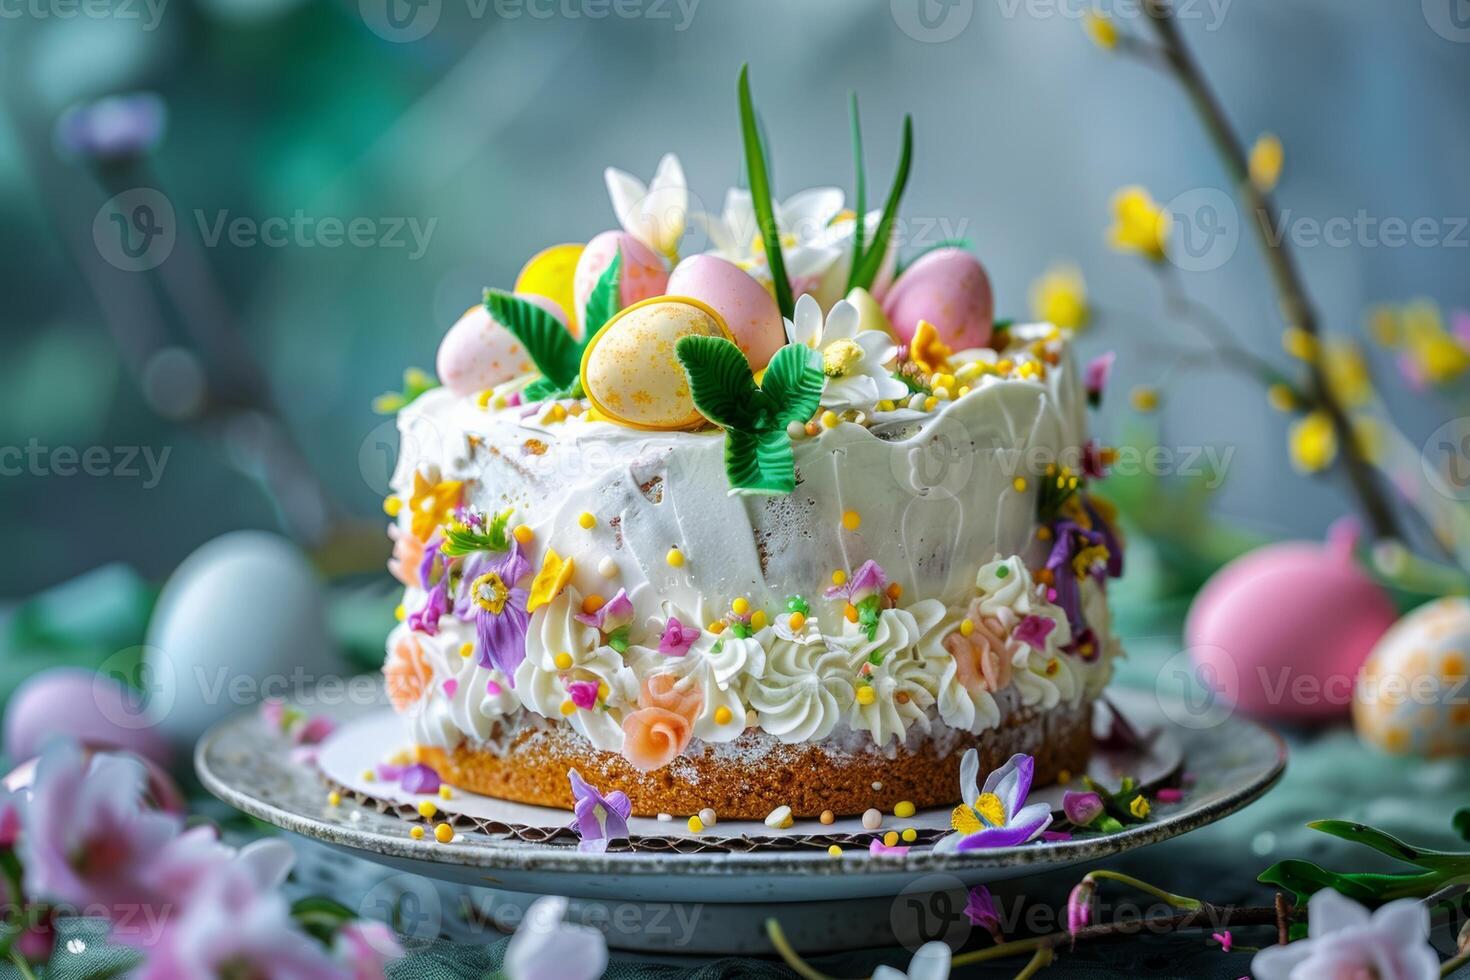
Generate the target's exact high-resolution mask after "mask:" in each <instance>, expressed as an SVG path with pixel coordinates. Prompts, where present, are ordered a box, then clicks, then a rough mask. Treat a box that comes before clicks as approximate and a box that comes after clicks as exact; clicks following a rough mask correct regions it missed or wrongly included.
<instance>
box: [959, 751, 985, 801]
mask: <svg viewBox="0 0 1470 980" xmlns="http://www.w3.org/2000/svg"><path fill="white" fill-rule="evenodd" d="M979 778H980V753H979V752H976V751H975V750H974V749H967V750H966V751H965V755H964V758H962V759H960V799H962V800H964V801H965V804H966V805H967V806H971V807H973V806H974V805H975V801H976V800H978V799H980V788H979V786H977V785H976V780H977V779H979Z"/></svg>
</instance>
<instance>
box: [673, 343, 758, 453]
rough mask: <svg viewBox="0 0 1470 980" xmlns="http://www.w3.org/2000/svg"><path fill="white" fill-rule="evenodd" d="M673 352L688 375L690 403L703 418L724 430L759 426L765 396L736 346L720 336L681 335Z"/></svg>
mask: <svg viewBox="0 0 1470 980" xmlns="http://www.w3.org/2000/svg"><path fill="white" fill-rule="evenodd" d="M674 353H675V354H676V355H678V358H679V363H681V364H683V365H684V373H685V374H686V375H687V376H688V378H689V393H690V396H691V397H692V398H693V399H694V406H695V407H696V408H698V409H699V411H700V412H701V413H703V415H704V416H705V418H707V419H709V420H710V421H711V422H713V423H715V424H716V425H718V426H719V427H720V428H722V429H727V430H730V429H742V430H745V431H754V430H756V429H758V428H760V427H761V421H762V417H763V416H764V415H765V414H766V413H765V412H764V411H763V408H764V406H765V401H766V399H765V396H764V395H763V394H762V393H761V390H760V389H759V388H757V387H756V386H755V378H754V377H752V376H751V373H750V362H749V361H748V360H746V359H745V355H744V354H743V353H741V351H740V348H739V347H736V346H735V345H734V344H732V343H731V342H730V341H728V340H726V339H725V338H724V337H681V338H680V339H679V342H678V344H676V345H675V346H674Z"/></svg>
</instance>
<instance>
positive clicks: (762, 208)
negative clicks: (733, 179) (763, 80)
mask: <svg viewBox="0 0 1470 980" xmlns="http://www.w3.org/2000/svg"><path fill="white" fill-rule="evenodd" d="M740 132H741V135H742V136H744V138H745V168H746V171H747V173H748V174H749V176H750V199H751V203H752V204H753V205H754V206H755V217H756V221H757V222H758V223H759V224H760V231H761V241H762V242H764V243H765V247H766V263H767V264H768V265H769V266H770V269H771V280H772V282H773V283H774V284H775V288H776V305H777V306H779V307H780V308H781V315H782V316H784V317H787V318H790V317H791V316H793V315H794V311H795V309H796V304H795V302H794V301H793V300H792V298H791V281H790V280H789V279H787V278H786V260H785V258H784V257H783V256H782V254H781V229H780V228H779V227H778V226H777V224H776V208H775V205H773V204H772V203H771V179H770V175H769V174H768V173H767V171H766V157H765V149H764V145H763V144H762V142H761V134H760V126H759V125H758V124H757V122H756V118H755V103H754V102H753V101H752V100H751V97H750V66H749V65H743V66H741V68H740Z"/></svg>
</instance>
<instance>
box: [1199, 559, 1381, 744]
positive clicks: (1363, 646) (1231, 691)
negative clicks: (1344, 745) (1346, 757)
mask: <svg viewBox="0 0 1470 980" xmlns="http://www.w3.org/2000/svg"><path fill="white" fill-rule="evenodd" d="M1395 618H1396V610H1395V609H1394V605H1393V602H1392V601H1391V600H1390V599H1389V597H1388V594H1387V593H1386V592H1384V590H1383V589H1382V588H1381V587H1380V586H1379V585H1378V584H1377V583H1376V582H1374V581H1373V579H1372V578H1370V577H1369V576H1368V575H1367V574H1366V573H1365V572H1364V571H1363V570H1362V569H1361V568H1359V567H1358V565H1357V564H1356V563H1355V562H1354V561H1353V559H1352V555H1351V551H1350V549H1349V548H1348V547H1345V546H1344V545H1343V543H1342V542H1334V543H1332V544H1328V545H1321V544H1316V543H1313V542H1306V541H1288V542H1284V543H1280V544H1271V545H1267V546H1265V547H1263V548H1257V549H1256V550H1255V551H1252V552H1250V553H1249V554H1246V555H1242V556H1241V557H1239V558H1237V559H1235V560H1234V561H1232V562H1231V563H1230V564H1228V565H1226V566H1225V567H1224V568H1222V569H1220V570H1219V571H1218V572H1216V573H1215V575H1214V576H1213V577H1212V578H1211V579H1210V580H1209V581H1208V582H1207V583H1205V587H1204V588H1203V589H1201V590H1200V592H1199V595H1198V596H1196V597H1195V600H1194V604H1193V605H1192V606H1191V607H1190V609H1189V618H1188V621H1187V622H1186V623H1185V628H1184V632H1185V640H1186V642H1187V643H1188V645H1189V648H1190V656H1191V657H1192V659H1193V660H1194V664H1195V667H1196V671H1197V676H1198V677H1199V679H1200V680H1201V681H1202V682H1203V683H1205V684H1207V685H1208V686H1210V687H1212V688H1213V689H1214V690H1215V691H1216V693H1217V694H1218V695H1219V696H1221V697H1222V698H1223V699H1224V700H1225V701H1226V702H1228V703H1230V704H1233V705H1235V706H1236V707H1237V708H1240V709H1241V710H1243V711H1246V712H1249V713H1250V714H1253V715H1257V716H1260V717H1263V718H1274V719H1280V720H1287V721H1313V720H1323V719H1331V718H1338V717H1341V716H1343V715H1346V714H1347V711H1348V705H1350V704H1351V703H1352V699H1353V683H1354V680H1355V679H1356V678H1357V675H1358V669H1359V668H1360V667H1362V665H1363V662H1364V661H1365V660H1367V659H1368V655H1369V653H1370V652H1371V651H1372V649H1373V645H1374V644H1375V643H1377V642H1378V639H1379V638H1380V637H1381V636H1383V634H1384V632H1385V631H1386V630H1387V629H1388V628H1389V627H1390V626H1392V625H1393V622H1394V619H1395Z"/></svg>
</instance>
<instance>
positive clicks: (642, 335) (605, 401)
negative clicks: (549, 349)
mask: <svg viewBox="0 0 1470 980" xmlns="http://www.w3.org/2000/svg"><path fill="white" fill-rule="evenodd" d="M729 336H730V331H729V329H728V328H726V326H725V322H724V320H723V319H722V318H721V317H720V314H719V313H717V312H716V311H715V310H714V309H713V308H711V307H710V306H708V305H707V304H705V303H702V302H700V301H699V300H697V299H693V298H691V297H687V296H660V297H657V298H655V299H650V300H645V301H643V302H642V303H638V304H636V305H634V306H630V307H628V308H627V309H625V310H623V311H622V312H621V313H619V314H618V315H617V316H615V317H613V318H612V319H611V320H609V321H608V322H607V325H606V326H605V327H603V328H602V329H601V330H600V331H598V333H597V336H595V337H593V338H592V343H591V344H589V345H588V347H587V351H586V353H584V354H583V355H582V388H583V390H584V391H586V393H587V397H588V398H589V399H591V401H592V405H593V407H594V408H596V409H597V411H598V412H600V413H601V414H602V415H605V416H606V417H607V418H609V419H612V420H613V421H615V422H621V423H622V424H624V425H628V426H632V427H633V428H635V429H685V428H689V427H691V426H695V425H699V424H700V423H701V422H702V421H703V416H701V415H700V414H699V410H698V409H697V408H695V407H694V399H693V397H692V396H691V395H690V393H689V379H688V378H687V377H686V376H685V374H684V365H682V364H681V363H679V358H678V355H677V354H676V353H675V352H674V345H675V344H676V343H677V342H678V340H679V338H681V337H729Z"/></svg>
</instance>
